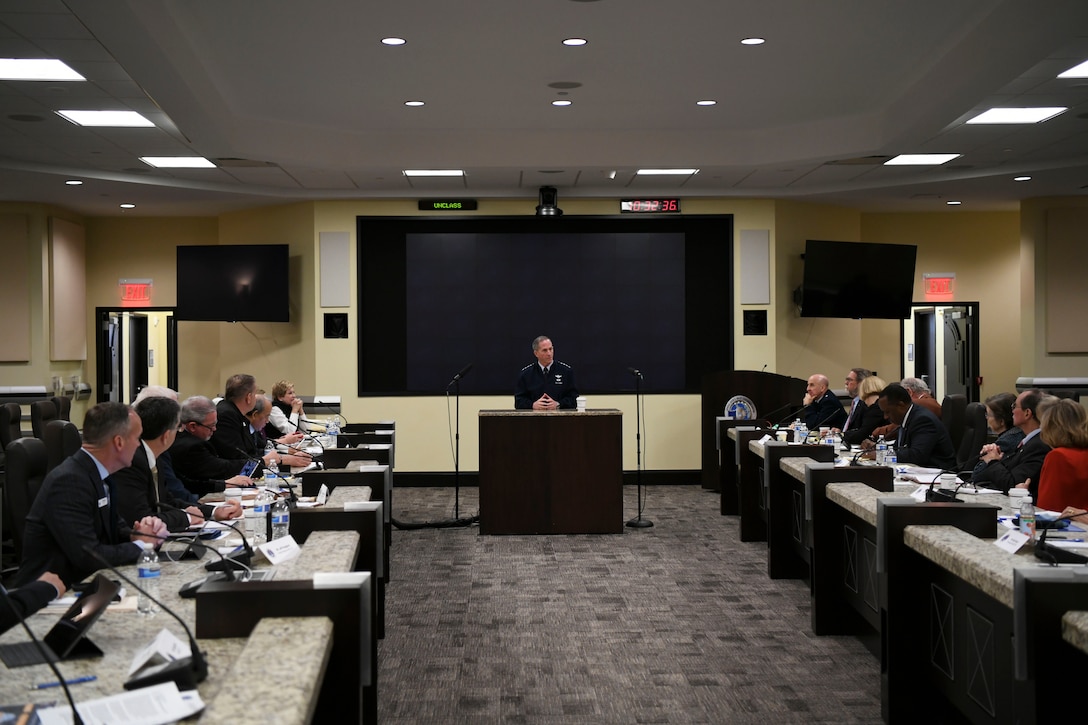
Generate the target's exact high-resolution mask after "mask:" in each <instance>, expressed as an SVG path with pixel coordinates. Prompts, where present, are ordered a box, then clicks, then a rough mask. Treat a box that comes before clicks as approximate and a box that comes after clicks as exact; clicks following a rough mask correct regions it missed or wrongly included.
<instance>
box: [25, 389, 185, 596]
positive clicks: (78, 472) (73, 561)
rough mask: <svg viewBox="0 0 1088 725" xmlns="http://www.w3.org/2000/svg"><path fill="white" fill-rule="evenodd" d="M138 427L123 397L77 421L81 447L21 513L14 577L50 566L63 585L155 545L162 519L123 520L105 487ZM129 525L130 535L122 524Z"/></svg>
mask: <svg viewBox="0 0 1088 725" xmlns="http://www.w3.org/2000/svg"><path fill="white" fill-rule="evenodd" d="M141 431H142V425H141V423H140V418H139V416H137V415H136V411H134V410H132V408H130V407H129V406H127V405H125V404H123V403H99V404H98V405H96V406H94V407H93V408H91V409H90V410H88V411H87V415H86V416H85V417H84V419H83V446H82V448H80V450H78V451H76V452H75V453H73V454H72V455H71V456H69V457H68V458H66V459H65V460H64V461H63V462H61V464H60V465H59V466H57V467H56V468H54V469H53V470H52V471H50V472H49V474H48V475H47V476H46V477H45V480H44V481H43V482H42V487H41V490H40V491H39V492H38V495H37V497H35V499H34V503H33V505H31V507H30V513H29V514H28V515H27V517H26V530H25V533H24V535H23V561H22V564H21V565H20V567H19V572H18V574H16V577H15V583H16V585H18V586H22V585H25V584H27V583H29V582H31V581H33V580H34V579H37V578H38V577H39V576H41V575H42V573H43V572H47V571H51V572H55V573H56V574H57V576H58V577H60V580H61V581H62V582H64V583H65V584H66V585H68V584H72V583H73V582H78V581H81V580H83V579H84V578H85V577H86V576H87V575H88V574H91V573H92V572H95V571H97V570H98V569H100V568H101V567H102V566H103V564H102V562H101V561H99V559H98V558H96V556H95V555H92V554H91V553H90V552H91V551H93V552H94V553H95V554H97V556H98V557H101V558H102V560H104V561H106V562H109V563H110V564H112V565H114V566H121V565H123V564H133V563H135V562H136V559H137V558H139V556H140V553H141V552H142V551H143V550H144V548H146V547H152V548H158V546H159V545H160V544H161V542H162V540H161V538H159V537H162V536H165V535H166V525H165V524H163V522H162V520H161V519H159V518H156V517H152V516H147V517H144V518H143V519H141V520H139V521H133V522H131V523H129V522H126V521H122V520H121V517H120V516H119V515H118V514H117V511H116V508H115V506H114V501H113V494H112V493H111V491H110V489H109V486H108V485H107V479H108V477H109V476H110V475H112V474H114V473H116V472H117V471H119V470H121V469H122V468H126V467H127V466H129V465H131V464H132V456H133V454H134V453H135V452H136V448H137V447H138V446H139V445H140V433H141ZM125 526H131V527H132V533H131V534H128V535H126V534H123V533H122V528H123V527H125Z"/></svg>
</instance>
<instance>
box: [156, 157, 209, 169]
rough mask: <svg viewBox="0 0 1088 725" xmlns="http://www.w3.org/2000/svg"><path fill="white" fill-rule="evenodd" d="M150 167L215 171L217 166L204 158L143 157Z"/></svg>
mask: <svg viewBox="0 0 1088 725" xmlns="http://www.w3.org/2000/svg"><path fill="white" fill-rule="evenodd" d="M140 161H143V162H144V163H145V164H147V165H148V166H154V167H155V168H157V169H214V168H215V164H213V163H212V162H211V161H208V160H207V159H206V158H204V157H203V156H141V157H140Z"/></svg>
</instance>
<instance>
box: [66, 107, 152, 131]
mask: <svg viewBox="0 0 1088 725" xmlns="http://www.w3.org/2000/svg"><path fill="white" fill-rule="evenodd" d="M57 115H58V116H60V117H61V118H64V119H67V120H69V121H71V122H72V123H74V124H76V125H77V126H104V127H105V126H108V127H113V128H149V127H154V126H155V124H153V123H151V121H149V120H147V119H146V118H144V117H143V116H141V115H140V114H138V113H136V111H57Z"/></svg>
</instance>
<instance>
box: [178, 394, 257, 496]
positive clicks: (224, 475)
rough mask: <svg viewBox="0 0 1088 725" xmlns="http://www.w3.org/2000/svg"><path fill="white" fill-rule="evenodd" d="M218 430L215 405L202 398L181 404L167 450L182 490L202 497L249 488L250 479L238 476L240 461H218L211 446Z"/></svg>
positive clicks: (218, 457) (198, 397)
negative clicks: (176, 429) (178, 423)
mask: <svg viewBox="0 0 1088 725" xmlns="http://www.w3.org/2000/svg"><path fill="white" fill-rule="evenodd" d="M218 426H219V414H218V412H216V408H215V404H214V403H212V401H210V400H208V399H207V398H205V397H204V396H203V395H194V396H192V397H191V398H188V399H186V400H185V402H184V403H182V404H181V430H180V431H179V432H178V434H177V437H176V438H175V439H174V444H173V445H172V446H170V451H169V453H170V458H171V460H172V462H173V464H174V472H175V473H177V475H178V478H180V479H181V482H182V483H183V484H185V488H187V489H189V490H190V491H192V492H193V493H195V494H197V495H199V496H203V495H204V494H207V493H218V492H220V491H222V490H223V489H225V488H226V487H227V486H242V487H245V486H252V485H253V479H252V478H251V477H250V476H243V475H241V470H242V466H243V465H244V464H245V461H244V460H240V459H238V458H221V457H220V456H219V454H218V453H217V452H216V450H215V448H214V447H213V446H212V444H211V437H212V433H213V432H214V431H215V430H216V429H217V428H218Z"/></svg>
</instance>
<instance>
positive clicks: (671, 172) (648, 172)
mask: <svg viewBox="0 0 1088 725" xmlns="http://www.w3.org/2000/svg"><path fill="white" fill-rule="evenodd" d="M635 173H636V174H637V175H639V176H691V175H692V174H698V173H699V169H639V170H638V171H636V172H635Z"/></svg>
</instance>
